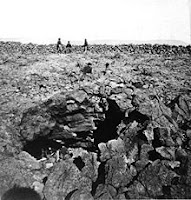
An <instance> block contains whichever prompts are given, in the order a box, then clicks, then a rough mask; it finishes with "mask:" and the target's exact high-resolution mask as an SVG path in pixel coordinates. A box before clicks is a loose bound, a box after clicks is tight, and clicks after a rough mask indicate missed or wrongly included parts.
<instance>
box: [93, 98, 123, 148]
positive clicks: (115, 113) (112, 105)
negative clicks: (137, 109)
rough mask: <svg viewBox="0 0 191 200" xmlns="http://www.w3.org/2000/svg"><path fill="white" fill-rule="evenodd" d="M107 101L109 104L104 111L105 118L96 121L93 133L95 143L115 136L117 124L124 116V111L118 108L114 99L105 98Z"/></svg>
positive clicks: (116, 135)
mask: <svg viewBox="0 0 191 200" xmlns="http://www.w3.org/2000/svg"><path fill="white" fill-rule="evenodd" d="M107 102H108V105H109V106H108V110H107V111H105V120H104V121H101V122H99V123H98V125H97V129H96V130H95V131H94V133H93V136H94V143H95V145H98V144H99V143H101V142H107V141H109V140H112V139H115V138H117V137H118V134H117V126H118V125H119V124H120V122H121V120H122V119H124V117H125V113H124V112H122V111H121V110H120V107H119V106H118V105H117V103H116V102H115V101H114V100H112V99H107Z"/></svg>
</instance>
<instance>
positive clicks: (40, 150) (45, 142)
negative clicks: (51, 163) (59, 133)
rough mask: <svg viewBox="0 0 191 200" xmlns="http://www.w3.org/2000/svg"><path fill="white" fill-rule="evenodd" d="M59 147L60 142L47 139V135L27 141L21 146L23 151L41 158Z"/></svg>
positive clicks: (60, 146) (60, 145)
mask: <svg viewBox="0 0 191 200" xmlns="http://www.w3.org/2000/svg"><path fill="white" fill-rule="evenodd" d="M61 148H62V144H60V143H58V142H56V141H55V140H53V139H48V138H47V137H38V138H37V139H35V140H33V141H30V142H27V143H26V144H25V145H24V147H23V151H27V152H28V153H29V154H31V155H32V156H34V157H35V158H36V159H41V158H42V157H43V156H47V155H48V154H51V153H53V152H56V151H57V150H58V149H61Z"/></svg>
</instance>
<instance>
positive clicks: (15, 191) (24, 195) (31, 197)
mask: <svg viewBox="0 0 191 200" xmlns="http://www.w3.org/2000/svg"><path fill="white" fill-rule="evenodd" d="M1 200H41V197H40V195H39V194H38V193H37V192H36V191H35V190H33V189H31V188H26V187H18V186H14V187H13V188H11V189H9V190H8V191H6V192H5V193H4V194H3V196H2V197H1Z"/></svg>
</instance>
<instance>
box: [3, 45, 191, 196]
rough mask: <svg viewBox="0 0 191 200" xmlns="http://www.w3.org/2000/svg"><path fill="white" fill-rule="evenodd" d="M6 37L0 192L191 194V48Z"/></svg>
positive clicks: (128, 194)
mask: <svg viewBox="0 0 191 200" xmlns="http://www.w3.org/2000/svg"><path fill="white" fill-rule="evenodd" d="M55 52H56V46H55V45H36V44H21V43H17V42H0V69H1V70H0V76H1V79H0V82H1V83H0V93H1V98H0V104H1V108H0V168H1V171H0V180H1V181H0V195H2V194H3V193H4V192H5V191H6V190H8V189H9V188H11V187H13V186H14V185H20V186H24V187H30V188H34V189H35V190H36V191H37V192H38V193H39V194H40V195H41V197H42V198H46V199H47V200H60V199H63V200H64V199H67V200H77V199H92V200H93V199H95V200H101V199H104V200H105V199H111V200H112V199H113V200H114V199H119V200H122V199H161V198H162V199H178V198H184V199H189V198H191V153H190V150H191V90H190V88H191V79H190V75H191V68H190V66H191V59H190V53H191V48H190V46H187V47H184V46H169V45H148V44H145V45H120V46H111V45H92V46H90V50H89V51H88V52H86V53H83V49H82V47H80V46H74V47H73V49H72V53H70V54H64V53H63V54H59V55H58V54H56V53H55Z"/></svg>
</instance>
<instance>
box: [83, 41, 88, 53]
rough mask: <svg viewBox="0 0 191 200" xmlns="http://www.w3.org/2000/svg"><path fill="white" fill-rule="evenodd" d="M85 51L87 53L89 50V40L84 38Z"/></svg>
mask: <svg viewBox="0 0 191 200" xmlns="http://www.w3.org/2000/svg"><path fill="white" fill-rule="evenodd" d="M83 47H84V52H85V53H86V52H87V51H88V42H87V39H85V40H84V46H83Z"/></svg>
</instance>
